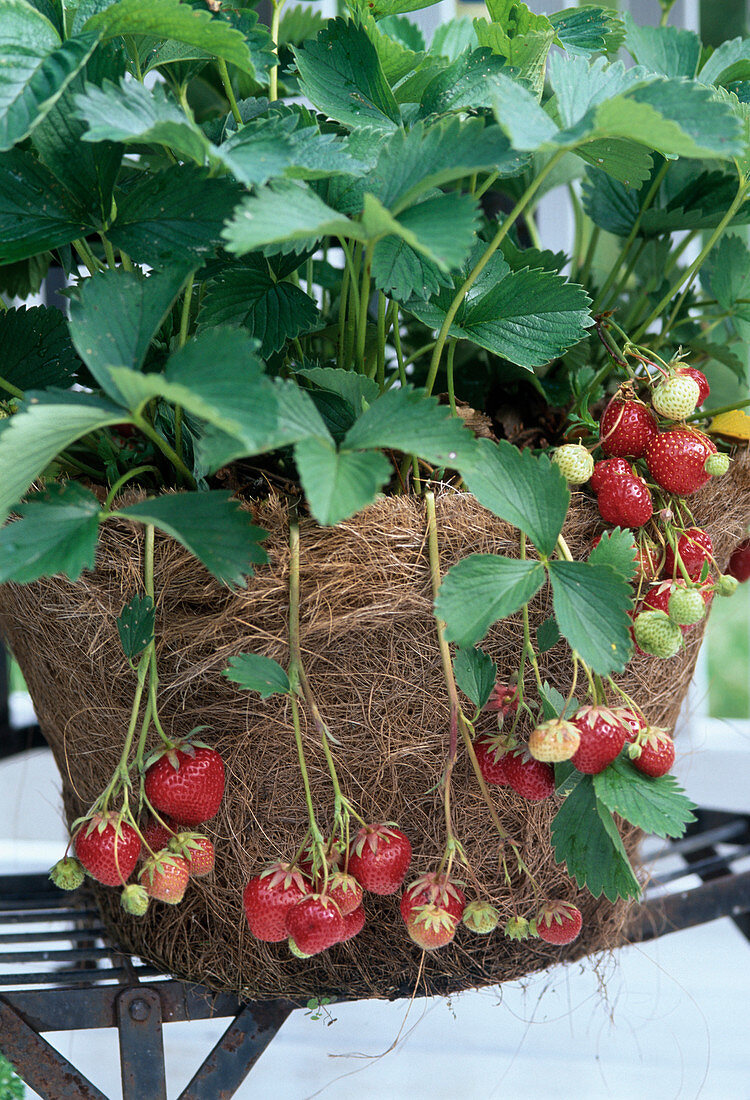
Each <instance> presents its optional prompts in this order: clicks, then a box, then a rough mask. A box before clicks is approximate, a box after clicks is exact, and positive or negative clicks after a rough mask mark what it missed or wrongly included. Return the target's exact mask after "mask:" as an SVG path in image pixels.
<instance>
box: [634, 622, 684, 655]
mask: <svg viewBox="0 0 750 1100" xmlns="http://www.w3.org/2000/svg"><path fill="white" fill-rule="evenodd" d="M633 634H634V635H635V640H636V644H637V645H638V646H639V647H640V648H641V649H642V650H643V652H644V653H650V654H651V656H652V657H674V655H675V653H676V652H677V650H678V649H679V648H680V646H681V645H682V631H681V630H680V628H679V626H678V625H677V623H673V622H672V621H671V620H670V618H669V616H668V615H667V614H666V613H665V612H664V611H641V612H640V614H639V615H636V617H635V622H634V623H633Z"/></svg>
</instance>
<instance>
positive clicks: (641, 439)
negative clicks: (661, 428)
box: [599, 396, 658, 458]
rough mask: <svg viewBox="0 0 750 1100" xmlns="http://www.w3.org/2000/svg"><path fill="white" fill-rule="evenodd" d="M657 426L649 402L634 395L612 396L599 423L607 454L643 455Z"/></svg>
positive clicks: (600, 436)
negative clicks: (646, 403) (625, 396)
mask: <svg viewBox="0 0 750 1100" xmlns="http://www.w3.org/2000/svg"><path fill="white" fill-rule="evenodd" d="M657 431H658V425H657V421H656V417H655V416H654V414H653V412H652V411H651V409H649V407H648V405H644V403H643V402H642V401H637V400H635V399H634V398H622V397H617V396H615V397H613V398H612V400H611V401H610V403H609V404H608V405H607V407H606V409H605V410H604V413H603V415H602V419H601V422H600V424H599V443H600V445H601V448H602V450H603V451H604V453H605V455H615V456H616V457H618V458H642V457H643V455H644V454H645V452H646V447H647V446H648V444H649V443H650V441H651V439H652V438H653V437H654V436H655V435H656V433H657Z"/></svg>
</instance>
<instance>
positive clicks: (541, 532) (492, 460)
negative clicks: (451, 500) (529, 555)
mask: <svg viewBox="0 0 750 1100" xmlns="http://www.w3.org/2000/svg"><path fill="white" fill-rule="evenodd" d="M476 446H477V457H476V461H475V463H474V465H473V466H471V467H469V468H467V469H466V470H465V471H463V473H464V480H465V481H466V484H467V486H468V488H469V491H470V492H472V493H473V494H474V496H475V497H476V498H477V500H478V501H479V503H480V504H482V505H483V506H484V507H485V508H489V510H490V511H491V512H493V513H494V514H495V515H496V516H498V517H499V518H500V519H504V520H507V521H508V523H512V524H513V526H514V527H518V528H519V530H521V531H523V532H524V534H526V535H528V537H529V538H530V539H531V541H532V542H533V543H534V545H535V546H536V548H537V550H538V551H539V552H540V553H541V554H544V555H549V554H551V553H552V551H553V550H554V548H555V544H556V542H557V538H558V535H559V534H560V532H561V531H562V525H563V523H564V522H565V516H566V515H567V513H568V505H569V504H570V490H569V489H568V487H567V485H566V483H565V479H564V478H563V476H562V474H561V473H560V471H559V469H558V468H557V466H555V465H554V463H552V462H550V460H549V459H548V458H547V457H546V456H545V455H539V456H535V455H533V454H532V452H531V451H530V450H525V451H519V450H518V448H517V447H514V446H513V444H512V443H508V442H506V441H505V440H502V441H501V442H500V443H493V442H491V440H489V439H480V440H479V441H478V443H477V445H476Z"/></svg>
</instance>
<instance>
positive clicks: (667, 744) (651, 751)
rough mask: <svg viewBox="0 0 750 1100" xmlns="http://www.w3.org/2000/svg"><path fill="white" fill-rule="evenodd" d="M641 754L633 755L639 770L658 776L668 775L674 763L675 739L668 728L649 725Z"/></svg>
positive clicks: (641, 746) (641, 744)
mask: <svg viewBox="0 0 750 1100" xmlns="http://www.w3.org/2000/svg"><path fill="white" fill-rule="evenodd" d="M639 747H640V750H641V753H640V756H633V758H632V759H633V763H634V764H635V766H636V768H637V769H638V771H639V772H643V774H644V775H650V776H651V777H652V778H656V777H658V776H660V775H666V774H667V772H668V771H669V769H670V768H671V767H672V765H673V764H674V741H673V740H672V738H671V737H670V736H669V734H668V733H667V731H666V730H662V729H658V728H657V727H656V726H649V727H648V730H647V733H646V736H645V737H644V739H643V740H642V741H641V742H640V746H639Z"/></svg>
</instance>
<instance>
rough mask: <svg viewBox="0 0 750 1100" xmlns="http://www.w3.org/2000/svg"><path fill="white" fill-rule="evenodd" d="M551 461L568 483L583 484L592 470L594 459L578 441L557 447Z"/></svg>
mask: <svg viewBox="0 0 750 1100" xmlns="http://www.w3.org/2000/svg"><path fill="white" fill-rule="evenodd" d="M552 461H553V462H554V463H555V465H556V466H558V467H559V469H560V473H561V474H562V476H563V477H564V478H565V480H566V481H567V483H568V485H583V484H584V482H586V481H588V480H589V478H590V477H591V475H592V474H593V472H594V460H593V458H592V457H591V455H590V454H589V452H588V451H587V450H586V448H585V447H582V446H581V444H580V443H565V444H564V445H563V446H562V447H558V448H557V450H556V451H555V453H554V455H553V456H552Z"/></svg>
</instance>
